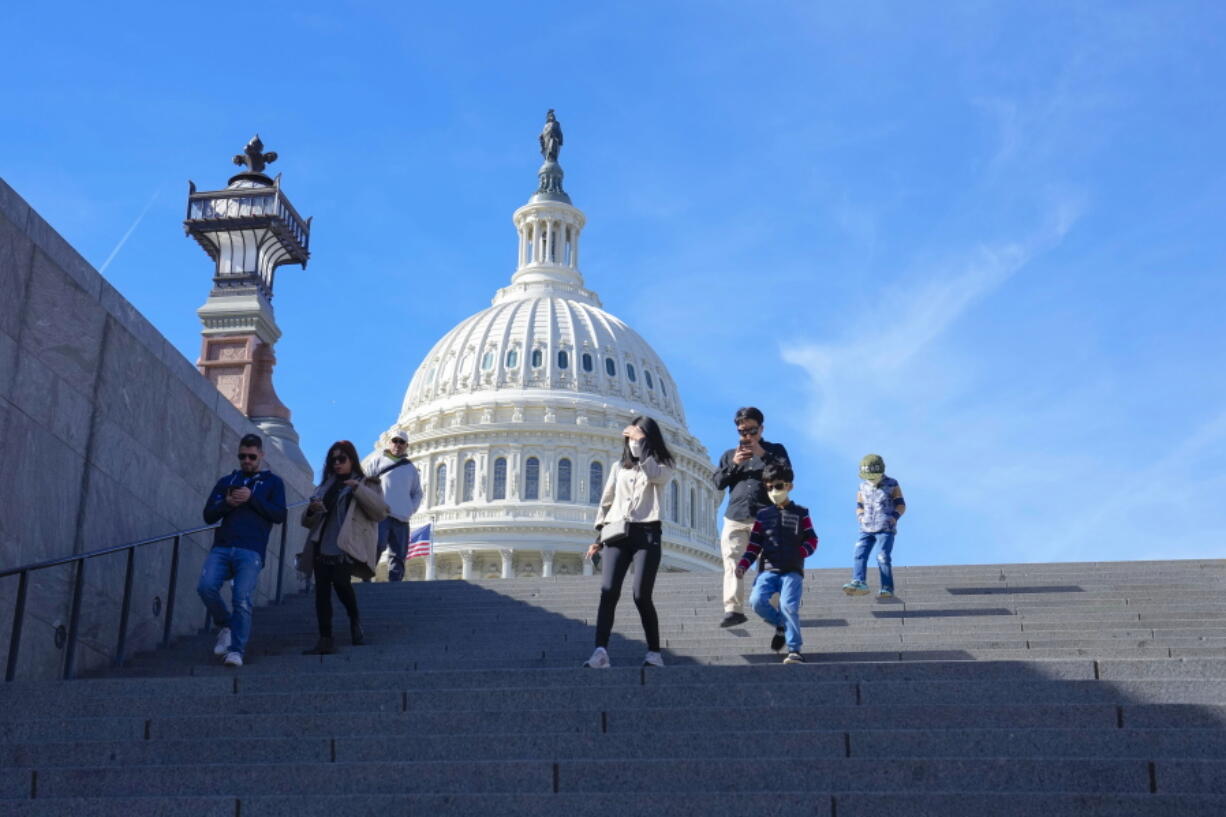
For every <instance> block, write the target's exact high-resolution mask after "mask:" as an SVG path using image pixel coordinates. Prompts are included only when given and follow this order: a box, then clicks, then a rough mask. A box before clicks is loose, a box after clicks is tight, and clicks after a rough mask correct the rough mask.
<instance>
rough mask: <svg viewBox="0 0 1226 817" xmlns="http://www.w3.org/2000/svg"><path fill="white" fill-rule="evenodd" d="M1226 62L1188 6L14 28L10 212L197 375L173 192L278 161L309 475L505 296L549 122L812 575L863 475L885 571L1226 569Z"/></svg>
mask: <svg viewBox="0 0 1226 817" xmlns="http://www.w3.org/2000/svg"><path fill="white" fill-rule="evenodd" d="M19 6H20V7H19ZM1223 30H1226V7H1223V6H1222V5H1221V4H1217V3H1193V2H1170V3H1129V2H1113V3H1095V2H1081V3H1076V4H1069V3H1043V2H1040V3H1034V2H1017V3H1007V2H1000V3H986V2H968V3H944V4H937V5H935V6H934V5H930V4H909V3H873V2H862V3H855V4H851V3H845V4H834V3H818V2H807V3H785V2H771V1H769V0H767V1H764V2H760V3H752V4H749V3H738V2H727V3H721V2H689V3H685V2H677V3H667V2H666V3H650V4H648V3H617V2H612V3H603V4H577V3H565V4H564V3H550V2H539V3H533V4H526V5H525V4H503V3H488V4H482V3H456V4H450V5H448V6H447V7H446V8H443V7H442V6H441V5H440V4H429V5H427V4H398V3H375V2H361V3H345V2H334V3H327V4H324V3H303V2H298V3H277V2H272V3H265V4H260V5H259V6H250V5H239V4H232V5H231V4H224V3H218V4H212V5H209V6H200V5H199V4H153V3H147V4H140V3H117V4H109V5H105V6H103V5H99V4H93V3H91V4H85V3H80V4H73V3H58V4H45V5H43V6H40V7H38V8H35V7H34V5H33V4H15V3H10V4H6V5H5V6H4V7H3V9H0V53H2V54H4V56H5V63H6V64H7V66H8V67H9V68H8V70H9V77H10V78H9V79H8V80H7V81H6V83H5V87H4V91H3V97H4V104H3V105H0V175H3V176H4V178H5V179H6V180H7V181H8V182H9V183H10V184H11V185H13V187H15V188H16V189H17V190H18V192H20V193H21V194H22V195H23V196H25V197H26V198H27V199H28V200H29V201H30V202H31V204H33V205H34V206H35V207H36V208H37V209H38V210H39V211H40V212H41V213H42V215H43V216H44V217H46V218H47V219H48V220H49V221H50V222H51V223H52V224H53V225H54V226H55V227H56V228H57V229H58V230H59V231H60V232H61V233H62V234H63V235H64V236H65V237H66V238H67V239H68V240H69V241H71V242H72V243H73V244H74V245H75V246H76V247H77V248H78V249H79V250H80V251H81V252H82V254H83V255H85V257H86V258H88V259H89V260H91V261H92V262H93V263H94V264H95V265H99V266H100V265H102V264H103V263H104V262H105V261H106V260H107V259H108V257H111V256H112V253H114V257H113V259H112V260H111V262H110V264H109V266H108V268H107V269H106V275H107V277H108V278H109V279H110V280H111V281H112V282H113V283H114V284H115V285H116V286H117V287H118V288H119V289H120V291H121V292H123V293H124V294H125V295H126V296H127V297H128V298H129V300H131V301H132V302H133V303H134V304H135V305H136V306H137V307H138V308H139V309H141V310H142V311H143V312H144V313H145V314H146V315H147V316H149V317H150V319H151V320H152V321H153V322H154V323H155V324H156V325H157V326H158V327H159V328H160V329H161V330H162V331H163V332H164V333H165V334H166V335H167V336H168V337H169V338H170V339H171V340H172V341H173V342H174V343H175V344H176V345H177V346H178V347H179V348H180V349H181V350H182V351H183V353H184V354H185V355H186V356H188V357H189V358H190V359H192V360H195V358H196V356H197V354H198V351H199V323H198V320H197V318H196V315H195V309H196V308H197V307H198V306H199V305H200V304H201V303H203V301H204V299H205V297H206V295H207V293H208V289H209V285H210V283H209V282H210V273H211V265H210V262H209V261H208V259H207V257H206V256H205V255H204V254H203V253H202V252H201V251H200V249H199V248H198V247H197V246H196V245H195V243H194V242H192V241H190V240H189V239H187V238H185V237H184V236H183V233H182V228H181V221H182V219H183V215H184V209H185V198H186V193H187V180H188V179H192V180H194V181H195V182H196V183H197V184H198V185H199V186H200V187H202V188H205V189H213V188H217V187H221V186H224V184H225V180H226V178H227V177H228V176H229V175H230V174H231V173H232V172H233V166H232V165H230V164H229V159H230V157H231V156H232V155H233V154H234V153H236V152H238V151H239V150H240V149H241V147H242V145H243V144H244V143H245V142H246V140H247V139H248V138H249V137H250V136H251V134H252V133H254V132H256V131H258V132H259V133H260V134H261V135H262V136H263V138H264V141H265V143H266V145H267V148H268V149H270V150H275V151H278V152H279V153H280V155H281V159H280V161H278V162H277V163H276V164H275V165H273V166H272V169H273V170H275V171H279V172H281V173H283V174H284V178H283V184H284V187H285V189H286V191H287V192H288V193H289V195H290V196H291V198H292V199H293V201H294V202H295V204H296V206H297V208H298V210H299V211H300V212H302V213H303V214H304V215H312V216H314V218H315V220H314V227H313V232H312V242H311V249H312V258H311V262H310V265H309V266H308V268H307V269H306V270H299V269H296V268H283V269H282V270H281V273H280V274H279V275H278V279H277V298H276V306H277V317H278V320H279V322H280V324H281V327H282V329H283V330H284V332H285V337H284V338H283V340H282V341H281V343H280V344H279V345H278V349H277V351H278V356H279V359H280V363H279V366H278V370H277V376H276V383H277V388H278V391H279V393H280V395H281V397H282V399H283V400H284V401H285V403H286V404H287V405H289V406H290V407H291V408H292V409H293V411H294V422H295V425H296V426H297V428H298V429H299V431H300V432H301V433H302V435H303V442H304V448H305V450H306V451H307V454H308V456H309V457H310V458H311V460H312V461H313V462H314V461H317V460H319V459H320V457H321V454H322V453H323V447H324V446H326V445H327V443H328V442H329V441H331V440H332V439H335V438H337V437H348V438H351V439H354V440H355V441H358V442H359V444H360V445H361V446H363V447H365V446H367V445H369V444H370V443H371V442H372V441H373V440H374V438H375V436H376V435H377V434H378V433H379V432H380V431H382V430H383V429H384V428H386V427H387V426H388V425H389V424H390V423H391V422H392V421H393V420H394V419H395V416H396V414H397V412H398V410H399V407H400V403H401V400H402V398H403V393H404V389H405V388H406V386H407V385H408V382H409V379H410V377H411V375H412V372H413V370H414V369H415V367H416V365H417V363H418V362H419V361H420V359H421V358H422V357H423V356H424V355H425V353H426V352H427V351H428V350H429V348H430V347H431V346H432V345H433V343H434V342H435V341H436V340H437V339H438V338H439V337H440V336H441V335H442V334H443V333H444V332H446V331H447V330H448V329H449V328H450V327H451V326H453V325H454V324H455V323H457V322H458V321H459V320H461V319H462V318H464V317H466V316H467V315H469V314H472V313H473V312H476V311H478V310H480V309H482V308H484V307H485V306H486V305H488V299H489V297H490V296H491V295H492V294H493V292H494V290H495V289H496V288H498V287H499V286H502V285H503V284H505V282H506V281H507V280H508V278H509V276H510V274H511V272H512V271H513V266H514V261H515V252H516V239H515V232H514V229H513V227H512V225H511V221H510V215H511V212H512V211H513V210H514V209H515V208H516V207H517V206H519V205H520V204H522V203H523V202H524V201H525V200H526V199H527V197H528V196H529V195H530V194H531V192H532V191H533V189H534V186H535V175H534V173H535V169H536V166H537V164H538V162H539V156H538V155H537V153H536V145H535V136H536V133H537V132H538V130H539V128H540V124H541V121H542V118H543V114H544V111H545V109H546V108H550V107H552V108H556V109H557V111H558V116H559V119H560V120H561V122H562V124H563V126H564V128H565V132H566V147H565V148H564V150H563V153H562V164H563V166H564V167H565V169H566V173H567V177H566V178H567V181H566V185H567V189H568V191H569V192H570V193H571V195H572V197H573V198H574V201H575V203H576V205H577V206H579V207H581V208H582V209H583V210H584V211H585V212H586V213H587V216H588V227H587V229H586V231H585V233H584V259H583V272H584V274H585V276H586V279H587V282H588V284H589V286H591V287H592V288H594V289H595V290H597V291H598V292H599V293H600V295H601V297H602V299H603V300H604V303H605V306H606V308H607V309H609V310H610V311H611V312H613V313H614V314H616V315H618V316H620V317H622V318H623V319H625V320H626V321H627V322H628V323H630V325H632V326H634V327H635V328H636V329H637V330H638V331H639V332H640V333H641V334H642V335H643V336H644V337H645V338H646V339H647V340H648V341H649V342H650V343H652V344H653V345H654V346H655V348H656V349H657V351H658V352H659V353H660V354H661V356H662V357H663V358H664V359H665V361H666V362H667V363H668V364H669V366H670V369H671V372H672V375H673V377H674V379H675V380H676V382H677V384H678V386H679V387H680V389H681V393H682V395H683V398H684V400H685V404H686V408H687V413H688V416H689V420H690V426H691V430H692V431H694V432H695V433H696V434H697V435H698V436H699V437H700V438H701V439H702V440H703V441H704V442H705V443H706V445H707V447H708V449H709V450H710V451H711V454H712V457H713V458H714V457H718V455H719V453H720V452H721V451H722V450H723V449H724V448H725V447H727V446H728V445H730V444H732V443H733V442H734V440H733V439H732V438H731V435H730V431H731V423H730V419H731V414H732V412H733V410H734V409H735V408H736V407H737V406H740V405H743V404H747V403H753V404H757V405H758V406H760V407H761V408H762V409H763V410H764V411H765V412H766V414H767V429H768V432H769V433H768V436H769V438H771V439H775V440H779V441H781V442H784V443H785V444H786V445H787V446H788V448H789V450H790V451H791V452H792V454H793V457H794V459H795V463H796V466H797V471H798V484H797V488H796V497H797V498H798V499H799V500H800V501H802V502H805V503H807V504H809V505H810V506H811V507H812V509H813V512H814V517H815V522H816V524H817V527H818V532H819V534H820V535H821V537H822V547H821V548H820V549H819V552H818V554H817V555H816V556H815V557H814V558H813V559H812V560H811V565H813V566H837V565H845V564H847V563H848V561H849V558H850V549H851V543H852V539H853V537H854V516H853V515H852V504H851V503H852V497H853V494H854V491H855V487H856V482H857V480H856V464H857V462H858V460H859V458H860V456H861V455H863V454H865V453H867V452H869V451H875V452H878V453H880V454H882V455H883V456H884V457H885V459H886V462H887V465H888V470H889V472H890V473H891V475H893V476H895V477H896V478H897V479H899V481H900V482H901V483H902V485H903V488H904V490H905V492H906V494H907V497H908V500H909V505H910V512H909V514H908V516H907V518H906V519H905V520H904V522H903V525H902V533H901V535H900V537H899V541H898V545H897V550H896V556H895V558H896V563H898V564H941V563H981V562H1015V561H1064V560H1107V559H1120V558H1126V559H1143V558H1173V557H1220V556H1221V555H1222V553H1223V544H1224V542H1226V522H1223V517H1222V514H1221V513H1220V512H1219V510H1218V509H1219V508H1220V506H1221V504H1222V500H1221V497H1222V496H1223V495H1224V494H1226V471H1224V469H1223V467H1222V462H1223V461H1224V460H1226V379H1224V378H1223V377H1222V363H1221V361H1222V358H1223V352H1224V351H1226V348H1224V347H1226V331H1224V330H1223V329H1222V328H1221V325H1222V320H1221V318H1220V312H1221V307H1220V304H1221V302H1222V300H1223V297H1224V296H1226V274H1224V271H1223V262H1224V260H1226V259H1224V256H1226V228H1224V226H1223V224H1224V221H1226V219H1224V216H1226V207H1224V205H1226V168H1224V166H1223V158H1222V157H1223V151H1224V150H1226V113H1224V112H1223V106H1222V104H1221V87H1222V85H1223V81H1224V80H1226V57H1224V56H1223V49H1222V48H1221V45H1220V35H1221V32H1222V31H1223ZM142 214H143V216H142ZM134 225H135V228H134V229H133V227H134ZM129 231H130V233H129ZM125 235H127V236H128V238H127V240H126V241H122V239H123V238H124V236H125ZM121 241H122V243H121ZM117 246H118V252H115V250H116V248H117ZM355 343H356V348H358V349H360V350H361V351H360V352H355V351H354V350H355ZM329 383H330V384H334V385H332V386H328V387H325V385H324V384H329Z"/></svg>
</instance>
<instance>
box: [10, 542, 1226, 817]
mask: <svg viewBox="0 0 1226 817" xmlns="http://www.w3.org/2000/svg"><path fill="white" fill-rule="evenodd" d="M896 572H897V575H898V587H897V590H898V598H897V599H896V600H894V601H891V602H879V601H877V600H876V599H875V598H873V597H871V596H870V597H861V598H847V597H845V596H843V594H842V593H841V592H839V587H840V585H841V584H842V583H843V582H844V581H846V578H847V572H846V571H844V570H838V571H834V570H816V571H810V572H809V573H808V575H807V577H806V588H805V603H804V606H803V608H802V618H803V622H804V625H805V627H804V629H805V633H804V635H805V653H806V655H807V656H808V658H809V663H808V664H806V665H803V666H782V665H779V663H778V662H779V657H778V656H776V655H775V654H773V653H771V652H770V651H769V649H768V648H767V642H768V641H769V639H770V636H771V634H772V631H771V629H770V628H769V627H767V626H766V625H765V624H763V623H761V622H759V621H757V620H751V622H750V623H749V624H747V625H745V626H743V627H738V628H733V629H730V630H721V629H719V628H718V627H717V626H716V624H717V622H718V620H719V618H720V616H721V614H722V609H721V606H720V604H719V578H718V576H715V575H705V576H696V575H683V574H671V575H663V576H661V577H660V579H659V581H658V583H657V592H656V598H657V607H658V609H659V612H660V621H661V627H662V636H663V638H664V639H665V653H664V654H665V660H666V661H667V662H668V666H667V667H665V668H664V669H643V668H641V667H640V666H639V665H640V663H641V661H642V657H643V652H644V650H645V646H644V644H643V642H642V639H641V630H640V628H639V624H638V616H637V614H636V612H635V610H634V607H633V605H632V603H631V601H630V598H629V585H627V590H626V593H625V594H624V595H623V601H622V604H621V606H620V608H619V611H618V615H619V618H618V622H617V629H616V631H615V635H614V640H613V643H612V644H611V647H610V654H611V656H612V658H613V662H614V668H613V669H612V670H609V671H596V670H584V669H580V668H579V664H580V663H581V662H582V661H583V660H584V659H585V658H586V657H587V656H588V654H589V653H590V652H591V647H592V632H593V628H592V624H593V619H594V616H595V610H596V600H597V595H598V592H599V591H598V582H597V580H596V579H591V578H577V577H576V578H559V579H513V580H499V581H488V582H474V583H468V582H431V583H411V584H401V585H387V584H366V585H359V586H358V588H357V590H358V596H359V599H360V604H361V606H362V610H363V616H364V621H365V625H366V630H367V637H368V641H369V644H368V645H367V646H364V647H350V646H348V644H347V639H346V638H343V637H342V638H341V639H339V641H340V643H341V644H342V646H341V652H340V653H339V654H337V655H334V656H324V657H306V656H302V655H300V654H299V653H300V651H301V650H302V649H304V648H305V647H307V646H308V645H310V644H311V643H313V641H314V622H313V618H314V616H313V609H312V607H311V604H310V601H309V599H307V598H306V597H295V598H293V599H291V600H290V601H289V602H287V603H285V604H283V605H281V606H279V607H275V608H271V609H262V610H259V611H258V612H257V614H256V621H255V633H254V637H253V643H252V645H251V648H250V652H249V654H248V663H247V666H245V667H243V668H242V669H240V670H238V671H233V670H227V669H226V668H224V667H221V666H219V665H218V664H216V663H215V661H214V660H213V658H212V655H211V652H210V646H211V643H212V639H211V637H209V636H200V637H197V638H190V639H184V640H182V641H181V642H179V643H178V644H176V645H175V646H174V647H173V648H171V649H168V650H163V651H159V652H155V653H151V654H146V655H142V656H139V657H138V658H136V659H134V660H133V661H132V663H131V664H130V665H129V666H128V667H126V668H124V669H123V670H120V671H116V672H113V673H111V674H110V675H109V676H108V677H97V678H90V679H84V680H80V681H74V682H67V683H62V682H15V683H11V684H8V685H3V686H0V705H2V709H0V814H4V815H13V817H19V816H22V817H24V816H25V815H40V817H46V816H47V815H73V816H74V817H88V816H89V815H124V817H141V816H142V815H150V816H152V815H158V816H159V817H161V816H162V815H193V816H197V815H199V816H201V817H204V816H207V815H219V816H220V815H224V816H225V817H273V815H277V816H278V817H290V816H291V815H292V817H311V816H312V815H329V816H330V817H331V816H333V815H345V816H346V817H350V816H352V815H380V817H385V816H386V815H391V814H397V815H398V814H410V813H429V814H432V815H440V816H444V817H445V816H446V815H475V814H479V815H498V817H504V816H505V815H511V816H512V817H514V816H516V815H555V814H558V815H581V816H582V817H597V816H598V815H614V814H616V815H633V814H659V815H704V817H705V816H706V815H755V817H761V816H762V815H789V817H790V816H791V815H824V816H829V817H860V816H861V815H889V817H920V815H923V816H924V817H946V816H949V817H956V816H957V815H988V816H989V817H993V816H994V817H1012V816H1013V815H1043V817H1063V815H1078V816H1079V817H1083V816H1084V815H1112V816H1113V817H1114V816H1115V815H1122V816H1124V817H1130V816H1131V817H1139V816H1140V815H1163V817H1170V816H1171V815H1217V816H1220V815H1223V814H1226V594H1224V592H1223V591H1224V590H1226V561H1212V562H1144V563H1099V564H1053V565H1037V564H1032V565H1004V566H1001V565H995V566H970V567H949V568H937V567H912V568H901V569H899V570H897V571H896ZM875 580H876V577H875V576H874V575H870V584H874V586H875ZM751 619H752V617H751ZM337 625H338V626H337V632H338V633H343V632H346V631H347V628H346V627H345V626H344V614H343V612H342V611H341V610H340V608H339V605H337Z"/></svg>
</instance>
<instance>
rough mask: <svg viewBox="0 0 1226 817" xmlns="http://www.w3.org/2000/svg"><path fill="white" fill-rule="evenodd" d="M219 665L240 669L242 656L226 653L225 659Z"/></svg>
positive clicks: (238, 653)
mask: <svg viewBox="0 0 1226 817" xmlns="http://www.w3.org/2000/svg"><path fill="white" fill-rule="evenodd" d="M221 663H223V664H225V665H226V666H227V667H241V666H242V665H243V654H242V653H241V652H228V653H226V658H225V660H224V661H222V662H221Z"/></svg>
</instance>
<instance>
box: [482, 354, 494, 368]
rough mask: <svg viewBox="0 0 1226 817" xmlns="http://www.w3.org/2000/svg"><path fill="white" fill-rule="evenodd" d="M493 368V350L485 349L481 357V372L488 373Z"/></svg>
mask: <svg viewBox="0 0 1226 817" xmlns="http://www.w3.org/2000/svg"><path fill="white" fill-rule="evenodd" d="M492 368H494V350H493V349H486V350H485V354H483V355H482V356H481V371H483V372H488V371H489V370H490V369H492Z"/></svg>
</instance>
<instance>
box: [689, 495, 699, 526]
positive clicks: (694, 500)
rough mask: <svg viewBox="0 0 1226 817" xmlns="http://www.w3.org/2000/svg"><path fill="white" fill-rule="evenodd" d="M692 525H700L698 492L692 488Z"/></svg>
mask: <svg viewBox="0 0 1226 817" xmlns="http://www.w3.org/2000/svg"><path fill="white" fill-rule="evenodd" d="M690 527H691V528H697V527H698V494H697V493H696V492H695V491H694V489H693V488H691V489H690Z"/></svg>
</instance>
